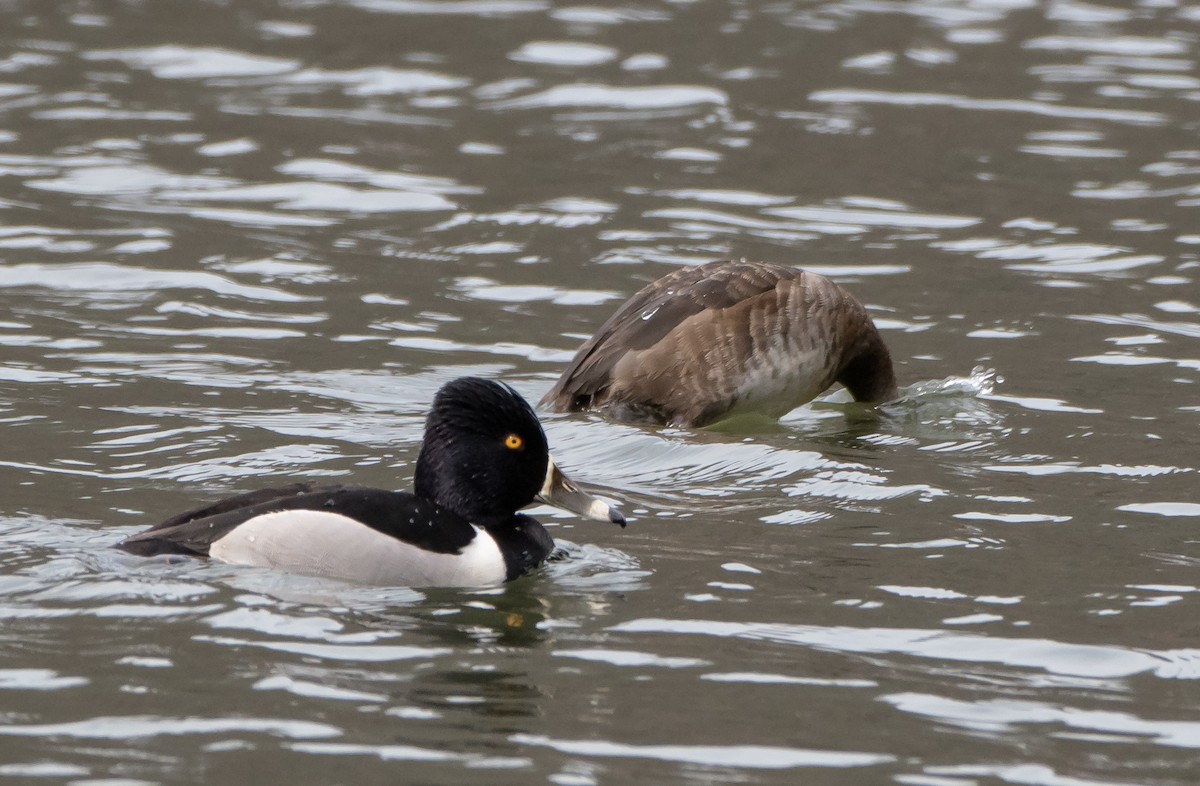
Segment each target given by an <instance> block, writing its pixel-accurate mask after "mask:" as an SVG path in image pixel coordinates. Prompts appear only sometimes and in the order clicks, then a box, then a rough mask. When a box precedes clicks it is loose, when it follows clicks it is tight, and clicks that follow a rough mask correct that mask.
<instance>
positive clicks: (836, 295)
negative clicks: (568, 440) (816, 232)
mask: <svg viewBox="0 0 1200 786" xmlns="http://www.w3.org/2000/svg"><path fill="white" fill-rule="evenodd" d="M834 382H840V383H841V384H843V385H844V386H845V387H846V388H847V389H848V390H849V391H850V393H851V395H853V396H854V398H855V399H857V400H859V401H866V402H872V403H879V402H883V401H888V400H891V399H894V398H896V397H897V396H898V395H899V393H898V391H897V389H896V377H895V373H894V372H893V370H892V360H891V356H890V355H889V354H888V350H887V346H886V345H885V344H884V343H883V339H882V338H881V337H880V335H879V331H878V330H877V329H876V328H875V324H874V323H873V322H872V321H871V317H870V315H869V314H868V313H867V310H866V309H865V308H864V307H863V305H862V304H861V303H859V302H858V301H857V300H856V299H855V298H854V296H853V295H851V294H850V293H849V292H847V291H846V290H845V289H843V288H842V287H840V286H838V285H837V284H835V283H834V282H833V281H830V280H829V279H828V278H825V277H824V276H820V275H817V274H816V273H810V272H807V271H804V270H800V269H797V268H791V267H784V266H782V265H772V264H769V263H765V262H747V261H745V260H738V261H722V262H712V263H709V264H707V265H699V266H696V267H686V268H681V269H679V270H676V271H673V272H671V273H668V274H667V275H665V276H663V277H662V278H660V279H658V280H657V281H655V282H653V283H651V284H649V285H647V286H646V287H644V288H643V289H642V290H641V291H639V292H638V293H637V294H635V295H634V296H633V297H631V298H630V299H629V300H627V301H626V302H625V303H624V305H622V306H621V307H620V308H618V309H617V312H616V313H615V314H613V315H612V316H611V317H609V319H608V321H607V322H605V323H604V324H603V325H602V326H601V327H600V329H599V330H598V331H596V334H595V335H594V336H592V337H591V338H590V339H588V340H587V341H586V342H585V343H584V344H583V346H582V347H580V348H579V351H578V352H577V353H576V354H575V357H574V358H573V359H572V360H571V363H570V365H569V366H568V367H567V369H566V371H564V372H563V374H562V376H561V377H559V379H558V382H556V383H555V385H554V387H553V388H551V389H550V391H549V392H548V393H547V394H546V395H545V397H543V399H542V401H541V405H542V406H550V407H552V408H553V409H554V410H555V411H558V412H572V411H580V410H599V411H602V412H605V413H606V414H609V415H610V416H612V417H615V418H618V419H621V420H635V421H637V420H642V421H653V422H659V423H670V424H675V425H682V426H696V427H698V426H704V425H708V424H710V423H714V422H716V421H718V420H722V419H724V418H726V417H730V416H733V415H737V414H741V413H746V412H757V413H762V414H766V415H769V416H771V417H779V416H781V415H784V414H786V413H787V412H789V411H791V410H792V409H794V408H796V407H798V406H800V405H801V404H803V403H805V402H807V401H811V400H812V399H813V398H815V397H816V396H818V395H820V394H821V393H822V392H823V391H824V390H826V389H827V388H828V387H829V386H830V385H832V384H833V383H834Z"/></svg>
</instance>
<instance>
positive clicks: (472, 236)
mask: <svg viewBox="0 0 1200 786" xmlns="http://www.w3.org/2000/svg"><path fill="white" fill-rule="evenodd" d="M1198 39H1200V7H1197V6H1196V5H1195V4H1194V3H1183V2H1172V1H1171V0H1153V1H1152V0H1146V1H1145V2H1140V3H1132V4H1128V5H1115V4H1114V5H1104V6H1101V5H1092V4H1084V3H1078V2H1054V1H1052V2H1044V3H1035V2H1026V1H1024V0H1012V1H1009V2H996V1H995V0H975V1H974V2H971V1H968V2H937V1H935V0H928V1H927V2H871V1H867V2H863V1H861V0H840V1H838V2H787V1H784V2H770V3H749V2H740V3H739V2H718V1H716V0H700V1H699V2H663V3H660V2H629V3H614V4H607V5H604V4H596V5H569V4H565V3H563V4H560V3H550V2H546V1H544V0H445V1H444V2H435V1H433V0H429V1H428V2H426V1H425V0H345V1H344V2H333V1H332V0H327V1H324V2H322V1H321V0H309V1H302V2H292V1H289V0H278V1H276V2H270V1H268V0H246V1H244V2H225V3H222V2H203V1H201V0H189V1H187V2H183V1H182V0H180V1H176V0H153V1H152V2H132V1H129V2H118V1H117V0H113V2H99V1H98V0H97V2H85V1H84V0H80V1H79V2H50V1H49V0H45V1H42V0H39V1H38V2H32V0H31V1H30V2H20V1H16V2H14V1H13V0H0V418H2V419H3V425H4V429H3V432H2V433H3V437H4V438H3V447H2V449H0V483H2V484H3V488H4V495H3V503H2V504H0V620H2V622H0V779H7V780H11V781H13V782H71V783H106V784H114V783H180V782H207V783H214V784H215V783H283V782H286V783H291V784H297V785H298V784H327V783H376V782H385V781H390V782H395V783H414V784H416V783H420V784H455V785H456V786H457V785H460V784H499V783H504V784H508V783H512V784H537V783H548V784H556V785H557V786H588V785H589V784H630V783H636V784H665V783H705V784H708V783H731V784H732V783H738V784H768V783H769V784H794V783H804V784H853V785H858V784H874V783H895V784H905V785H906V786H969V785H970V786H973V785H976V784H978V785H979V786H984V785H989V786H990V785H991V784H1036V785H1038V786H1083V785H1087V786H1092V785H1093V784H1095V785H1103V786H1113V785H1115V784H1133V783H1135V784H1180V785H1183V784H1192V783H1195V782H1196V781H1197V779H1200V683H1198V682H1197V679H1200V646H1198V641H1197V639H1198V636H1200V625H1198V624H1197V621H1196V620H1197V614H1196V610H1197V605H1198V603H1200V583H1198V581H1197V576H1198V574H1200V536H1198V535H1197V529H1196V525H1197V521H1198V519H1200V496H1198V495H1197V492H1196V488H1197V478H1196V472H1197V463H1198V461H1197V444H1198V439H1197V421H1198V420H1200V395H1197V392H1198V388H1197V382H1198V381H1200V373H1198V372H1200V288H1198V287H1197V278H1198V277H1200V143H1198V139H1200V137H1198V134H1200V121H1198V120H1197V118H1200V111H1198V106H1200V78H1198V77H1197V73H1198V69H1197V63H1196V58H1197V41H1198ZM726 256H745V257H750V258H760V259H767V260H772V261H777V262H785V263H790V264H796V265H804V266H807V267H810V268H813V269H816V270H818V271H820V272H823V273H827V274H829V275H832V276H834V277H835V278H836V279H837V280H839V281H841V282H843V283H844V284H846V285H847V286H848V287H850V288H851V289H852V290H853V291H854V292H855V293H856V294H858V295H859V297H860V298H861V299H862V300H863V301H864V302H866V303H867V304H869V305H870V307H871V309H872V311H873V313H874V314H875V315H876V317H877V319H878V321H879V324H880V325H881V327H882V328H884V332H885V336H886V338H887V340H888V341H889V343H890V345H891V347H892V351H893V355H894V356H895V358H896V359H897V360H898V372H899V376H900V378H901V382H902V384H903V385H905V386H906V387H907V389H908V391H909V393H910V396H909V398H908V399H907V400H906V401H905V402H903V403H901V404H899V405H896V406H894V407H892V408H891V409H890V410H889V412H888V414H887V417H885V418H884V419H883V420H882V421H879V422H870V421H867V422H863V421H861V420H858V419H855V418H853V417H851V418H848V417H847V413H846V411H845V410H844V408H843V407H842V406H841V405H840V404H838V403H837V401H839V400H840V397H839V396H838V395H836V394H835V395H833V396H832V398H833V403H830V402H828V401H826V402H824V403H818V404H816V405H813V406H810V407H806V408H803V409H801V410H799V411H797V412H796V413H793V414H792V415H791V416H789V417H788V418H787V419H786V421H785V423H784V425H783V426H782V427H781V428H778V429H771V430H765V431H760V432H753V433H724V432H688V431H681V430H656V429H642V428H635V427H629V426H623V425H617V424H613V423H609V422H606V421H604V420H601V419H597V418H592V417H587V416H548V417H547V418H546V427H547V431H548V433H549V435H550V440H551V444H552V447H553V449H554V451H555V454H556V456H557V457H558V458H559V460H560V462H561V463H562V464H563V465H564V466H566V467H567V468H568V469H569V470H571V471H573V473H574V474H575V475H576V476H577V477H579V478H580V479H587V480H590V481H591V483H592V486H593V488H600V489H604V490H606V491H607V493H609V494H610V495H611V496H612V497H614V498H616V499H617V500H619V501H620V502H621V503H622V505H623V507H624V508H625V510H626V511H627V512H629V513H631V523H630V526H629V528H628V529H627V530H625V531H620V530H618V529H616V528H614V527H608V526H603V525H598V524H592V523H586V522H581V521H578V520H576V519H572V518H569V517H558V514H556V513H554V512H552V511H550V510H549V509H544V510H541V511H539V515H541V516H542V518H543V519H544V520H546V521H548V522H550V523H551V524H552V525H553V526H552V531H553V534H554V535H555V537H556V538H557V539H558V540H559V541H560V542H561V543H562V545H563V547H564V553H563V555H562V558H561V559H559V560H557V561H555V562H553V563H552V564H550V565H548V566H547V567H546V568H545V569H543V570H541V571H539V572H538V573H537V574H535V575H533V576H530V577H527V578H525V579H522V580H521V581H519V582H516V583H514V584H511V585H508V586H506V587H504V588H500V589H495V590H488V591H478V592H458V591H435V592H420V593H418V592H414V591H411V590H406V589H377V588H363V587H356V586H352V585H342V584H337V583H332V582H320V581H314V580H309V579H301V578H297V577H291V576H286V575H280V574H272V573H269V572H266V571H254V570H246V569H240V568H232V567H229V566H222V565H212V564H204V563H198V562H183V563H167V562H162V561H155V560H150V561H142V560H137V559H135V558H132V557H128V556H125V555H122V554H119V553H117V552H115V551H113V550H112V549H110V548H109V546H110V544H112V543H113V542H115V541H116V540H118V539H120V538H121V537H122V536H125V535H128V534H129V533H132V532H134V531H136V530H137V529H138V528H140V527H142V526H145V525H146V524H148V523H150V522H153V521H155V520H157V519H160V518H163V517H165V516H167V515H169V514H172V513H175V512H177V511H179V510H181V509H183V508H186V507H188V506H191V505H193V504H195V503H196V502H198V501H202V500H206V499H211V498H214V497H216V496H218V495H220V494H224V493H228V492H230V491H232V490H243V489H248V488H252V487H255V486H259V485H265V484H269V483H277V482H285V481H292V480H295V479H303V478H330V479H336V480H349V479H353V481H354V482H359V483H364V484H370V485H379V486H394V487H403V486H406V485H407V484H408V483H409V479H410V474H411V469H412V465H413V462H414V459H415V456H416V452H417V449H418V444H419V438H420V429H421V422H422V418H423V413H424V411H425V409H426V407H427V405H428V402H429V399H430V397H431V396H432V394H433V392H434V391H435V390H436V389H437V387H438V386H439V385H440V384H441V383H442V382H444V381H445V380H448V379H451V378H453V377H456V376H460V375H463V374H482V375H486V376H491V377H496V378H500V379H504V380H506V381H508V382H511V383H513V384H514V385H516V386H517V387H518V388H519V389H520V390H521V391H522V392H524V393H525V394H526V395H527V396H529V397H530V398H536V397H538V396H540V394H541V393H542V392H543V391H544V390H545V389H546V388H548V387H549V385H550V383H551V381H552V379H553V378H554V377H555V375H556V374H557V372H558V371H559V370H560V369H561V367H562V365H563V364H564V363H565V361H566V360H567V358H569V357H570V355H571V353H572V352H573V351H574V349H575V347H576V346H577V345H578V343H579V341H580V340H581V339H582V338H583V337H585V336H586V335H588V334H589V333H590V332H591V331H592V330H593V329H595V328H596V327H597V326H598V325H599V324H600V323H601V322H602V321H603V320H604V319H605V317H606V316H607V315H608V314H609V313H610V312H611V310H612V309H614V308H615V307H616V305H617V304H618V303H620V302H621V300H622V299H623V298H625V297H627V296H628V295H629V294H631V293H632V292H634V291H636V290H637V289H638V288H640V287H641V286H642V285H643V284H644V283H645V282H647V281H649V280H652V279H653V278H656V277H657V276H659V275H661V274H663V273H664V272H666V271H668V270H670V269H672V268H673V267H674V266H676V265H680V264H684V263H689V262H699V261H707V260H711V259H717V258H721V257H726ZM851 414H852V413H851Z"/></svg>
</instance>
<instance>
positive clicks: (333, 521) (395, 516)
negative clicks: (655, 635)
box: [118, 377, 625, 587]
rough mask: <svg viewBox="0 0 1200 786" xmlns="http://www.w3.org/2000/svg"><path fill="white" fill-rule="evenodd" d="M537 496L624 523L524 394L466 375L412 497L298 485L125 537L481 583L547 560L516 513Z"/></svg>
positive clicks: (441, 404)
mask: <svg viewBox="0 0 1200 786" xmlns="http://www.w3.org/2000/svg"><path fill="white" fill-rule="evenodd" d="M535 499H536V500H540V501H542V502H547V503H549V504H552V505H557V506H560V507H563V508H566V509H567V510H571V511H574V512H576V513H579V514H580V515H583V516H586V517H588V518H593V519H600V520H603V521H612V522H615V523H617V524H620V525H621V526H622V527H623V526H625V518H624V516H622V515H621V513H620V511H618V510H616V509H615V508H613V507H611V506H610V505H608V504H606V503H604V502H601V501H600V500H597V499H594V498H593V497H591V496H590V495H588V494H585V493H584V492H582V491H580V490H579V489H578V488H576V487H575V486H574V484H572V483H571V481H570V480H569V479H568V478H567V477H566V476H564V475H563V474H562V472H561V471H560V470H559V469H558V467H557V466H555V464H554V462H553V461H552V460H551V459H550V454H549V449H548V448H547V445H546V435H545V433H544V432H543V431H542V427H541V424H540V423H538V419H537V416H536V415H534V412H533V410H532V409H531V408H530V406H529V404H528V403H526V402H525V399H523V398H521V396H520V394H518V393H517V392H516V391H515V390H513V389H512V388H510V387H508V386H507V385H502V384H499V383H497V382H492V381H490V380H483V379H477V378H473V377H463V378H461V379H457V380H454V381H452V382H448V383H446V384H445V385H444V386H442V389H441V390H439V391H438V393H437V395H436V396H435V397H434V400H433V407H432V409H431V411H430V413H429V417H428V419H427V421H426V424H425V441H424V443H423V444H422V445H421V452H420V455H419V456H418V457H417V469H416V475H415V477H414V487H413V492H412V493H409V492H403V491H389V490H383V489H373V488H363V487H359V486H313V485H310V484H307V483H297V484H294V485H291V486H285V487H281V488H272V489H262V490H259V491H252V492H249V493H246V494H240V495H238V496H235V497H230V498H228V499H224V500H221V501H219V502H216V503H214V504H211V505H207V506H205V507H202V508H199V509H197V510H193V511H189V512H187V513H181V514H180V515H178V516H174V517H172V518H170V519H167V520H166V521H164V522H162V523H161V524H158V525H156V526H154V527H151V528H150V529H148V530H145V531H143V532H140V533H138V534H136V535H133V536H132V537H130V538H127V539H126V540H124V541H122V542H121V543H120V544H118V545H119V547H120V548H122V549H124V550H126V551H129V552H131V553H133V554H139V555H141V556H153V555H156V554H185V555H189V556H194V557H211V558H212V559H215V560H218V561H221V562H228V563H233V564H238V565H258V566H261V567H268V568H275V569H278V570H284V571H290V572H293V573H303V574H307V575H312V576H327V577H334V578H342V579H348V580H351V581H357V582H361V583H365V584H388V585H403V586H412V587H418V586H454V587H474V586H485V585H489V584H499V583H500V582H503V581H508V580H511V579H515V578H517V577H518V576H521V575H523V574H524V573H527V572H528V571H530V570H532V569H534V568H536V567H537V566H538V565H540V564H541V563H542V562H543V561H544V560H545V559H546V557H547V556H548V555H549V554H550V551H551V549H552V548H553V546H554V542H553V541H552V540H551V539H550V534H549V533H548V532H547V531H546V530H545V529H544V528H543V527H542V525H541V524H539V523H538V522H537V520H536V519H534V518H532V517H530V516H526V515H523V514H520V513H518V512H517V511H519V510H520V509H521V508H523V507H525V506H526V505H529V504H530V503H532V502H534V501H535Z"/></svg>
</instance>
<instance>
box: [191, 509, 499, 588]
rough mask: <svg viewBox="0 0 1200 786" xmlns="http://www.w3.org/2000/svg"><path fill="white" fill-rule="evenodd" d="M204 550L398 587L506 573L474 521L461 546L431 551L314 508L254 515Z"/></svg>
mask: <svg viewBox="0 0 1200 786" xmlns="http://www.w3.org/2000/svg"><path fill="white" fill-rule="evenodd" d="M472 526H474V525H472ZM209 556H211V557H212V558H213V559H217V560H220V561H221V562H228V563H232V564H234V565H258V566H260V567H265V568H275V569H277V570H283V571H288V572H291V573H303V574H305V575H309V576H326V577H330V578H339V579H348V580H350V581H357V582H362V583H364V584H380V585H390V586H404V587H430V586H439V587H481V586H488V585H493V584H500V583H502V582H503V581H504V579H505V578H506V577H507V570H506V569H505V565H504V557H503V555H502V554H501V553H500V548H499V546H497V545H496V541H495V540H493V539H492V536H491V535H489V534H488V533H487V532H485V531H484V530H482V529H480V528H479V527H475V539H474V540H472V541H471V542H470V543H469V544H467V546H466V548H464V549H463V550H462V553H460V554H437V553H435V552H432V551H425V550H424V549H421V548H419V547H417V546H414V545H412V544H411V543H406V542H404V541H402V540H397V539H396V538H393V537H390V536H388V535H385V534H383V533H382V532H379V531H377V530H374V529H371V528H370V527H368V526H367V525H366V524H361V523H359V522H358V521H355V520H354V519H352V518H350V517H348V516H343V515H341V514H340V513H328V512H325V511H319V510H281V511H278V512H275V513H266V514H263V515H261V516H255V517H254V518H252V519H250V520H248V521H246V522H245V523H244V524H242V525H241V526H239V527H238V528H236V529H235V530H233V531H232V532H230V533H229V534H228V535H226V536H225V537H223V538H221V539H220V540H218V541H216V542H215V543H213V544H212V548H211V549H209Z"/></svg>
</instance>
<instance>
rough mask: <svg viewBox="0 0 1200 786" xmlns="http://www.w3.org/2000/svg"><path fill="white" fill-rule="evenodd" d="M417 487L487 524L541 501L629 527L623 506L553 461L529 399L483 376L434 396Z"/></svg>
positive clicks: (419, 491)
mask: <svg viewBox="0 0 1200 786" xmlns="http://www.w3.org/2000/svg"><path fill="white" fill-rule="evenodd" d="M413 490H414V491H415V492H416V494H417V496H419V497H424V498H425V499H428V500H430V501H432V502H435V503H437V504H438V505H441V506H443V507H445V508H448V509H449V510H452V511H453V512H454V513H456V514H458V515H459V516H461V517H462V518H464V519H466V520H467V521H471V522H474V523H476V524H479V525H482V526H487V525H497V524H502V523H503V522H505V521H507V520H510V519H512V518H513V516H514V515H515V514H516V512H517V511H518V510H520V509H521V508H523V507H525V506H527V505H529V504H531V503H533V502H534V501H535V500H541V501H542V502H546V503H547V504H550V505H555V506H557V507H561V508H564V509H566V510H569V511H572V512H574V513H577V514H579V515H581V516H586V517H588V518H593V519H598V520H601V521H611V522H613V523H616V524H620V525H621V526H625V518H624V516H622V515H621V513H620V511H618V510H617V509H616V508H613V507H611V506H610V505H608V504H606V503H604V502H602V501H600V500H598V499H596V498H594V497H592V496H590V495H588V494H586V493H584V492H582V491H580V490H579V488H577V487H576V486H575V485H574V484H573V483H572V482H571V480H570V479H569V478H567V476H566V475H565V474H563V472H562V471H561V470H560V469H559V468H558V467H557V466H556V465H555V464H554V460H553V459H552V458H551V456H550V450H549V447H548V445H547V443H546V434H545V432H544V431H543V430H542V426H541V423H540V422H539V421H538V418H537V415H535V414H534V412H533V409H532V408H531V407H530V406H529V404H528V402H526V401H525V399H524V398H522V397H521V395H520V394H519V393H517V391H515V390H514V389H513V388H511V387H509V386H508V385H505V384H502V383H499V382H494V381H492V380H486V379H479V378H478V377H462V378H460V379H456V380H453V381H451V382H448V383H446V384H445V385H443V386H442V388H441V389H440V390H439V391H438V392H437V395H436V396H435V397H434V399H433V407H432V408H431V409H430V412H429V417H428V419H427V420H426V421H425V441H424V444H422V446H421V453H420V455H419V456H418V457H417V469H416V474H415V477H414V489H413Z"/></svg>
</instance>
